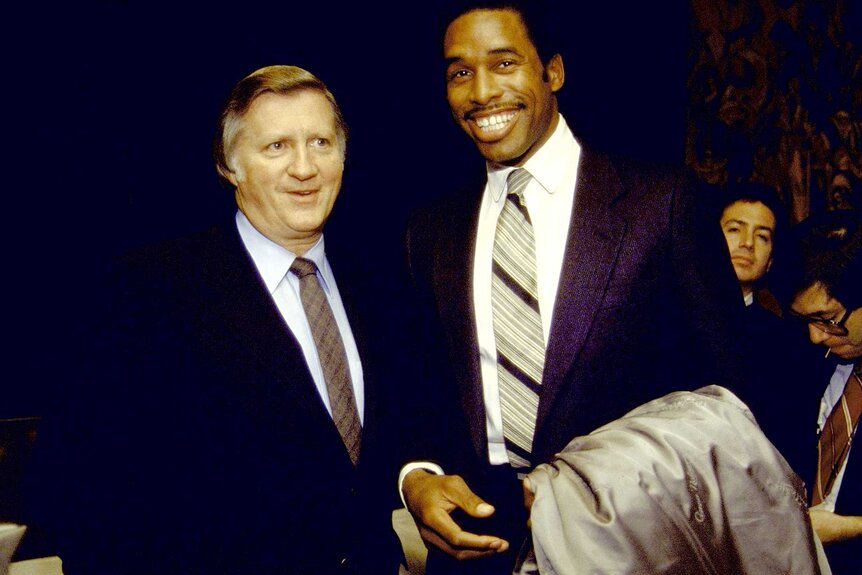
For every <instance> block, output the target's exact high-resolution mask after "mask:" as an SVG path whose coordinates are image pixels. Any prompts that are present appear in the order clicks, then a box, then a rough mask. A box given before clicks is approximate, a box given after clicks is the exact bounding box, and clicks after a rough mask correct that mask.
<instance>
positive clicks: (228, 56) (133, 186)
mask: <svg viewBox="0 0 862 575" xmlns="http://www.w3.org/2000/svg"><path fill="white" fill-rule="evenodd" d="M292 4H293V3H282V4H280V5H277V6H274V5H270V6H263V5H261V6H259V7H255V6H254V5H253V4H248V3H243V4H236V5H232V6H230V5H229V6H226V7H216V6H215V5H210V6H208V7H204V8H196V9H190V8H177V7H175V6H174V7H167V6H159V5H154V4H152V3H143V2H125V3H121V2H102V3H90V4H87V5H84V6H75V7H71V6H65V7H48V6H44V7H37V8H31V9H27V10H24V11H21V10H19V11H18V12H16V13H12V14H7V19H6V25H5V28H6V29H7V30H6V33H7V34H8V35H10V37H11V36H14V37H16V38H18V39H17V40H16V41H15V42H14V43H12V45H10V46H9V47H8V48H7V50H6V53H7V60H8V66H7V67H6V74H5V78H4V82H3V85H4V89H3V90H4V93H5V94H4V100H6V102H7V105H6V110H7V114H8V124H7V128H8V130H7V131H6V133H7V134H8V135H9V136H10V137H8V138H7V141H6V146H5V156H6V159H7V167H8V168H9V171H8V172H7V178H6V181H5V186H4V188H5V194H6V199H7V201H6V213H5V218H4V220H5V221H4V225H3V226H2V228H0V229H2V230H3V232H2V233H3V239H4V244H5V246H6V250H5V254H6V258H5V261H6V266H5V267H6V273H5V274H4V276H5V280H4V283H5V286H6V290H5V292H6V309H7V313H6V314H5V315H6V317H7V318H8V320H9V321H8V323H7V326H8V327H7V330H6V334H7V336H6V338H4V339H5V341H6V343H5V345H4V348H5V349H4V351H5V355H6V357H7V361H6V365H7V373H6V377H4V378H3V379H4V383H3V384H2V388H3V399H2V402H0V416H4V417H10V416H23V415H39V414H40V413H41V412H42V405H43V402H44V401H45V399H46V397H48V396H50V394H51V391H52V389H55V386H63V385H64V384H66V383H67V382H68V381H69V380H68V378H67V376H68V371H67V366H68V365H69V362H70V360H71V359H73V358H70V357H69V355H70V354H82V353H83V354H86V353H87V345H86V343H87V342H86V341H83V342H81V341H78V337H77V336H78V333H79V331H78V329H77V328H78V326H79V325H81V324H82V322H85V321H86V319H87V317H88V309H89V306H90V305H91V304H92V298H93V297H94V294H96V293H97V291H96V290H95V287H96V285H97V280H98V278H99V277H100V274H101V273H102V270H103V269H104V268H105V265H106V264H107V262H108V261H109V260H110V258H112V257H113V256H115V255H118V254H120V253H123V252H125V251H127V250H128V249H130V248H132V247H134V246H137V245H140V244H144V243H149V242H152V241H157V240H160V239H163V238H168V237H172V236H175V235H179V234H184V233H187V232H191V231H194V230H198V229H202V228H205V227H207V226H208V225H210V224H211V223H214V222H216V221H218V220H220V219H222V218H224V217H228V216H230V215H231V214H232V213H233V209H234V204H233V199H232V195H231V193H230V192H229V191H227V190H225V189H224V188H222V187H221V186H220V184H219V182H218V180H217V177H216V173H215V170H214V168H213V163H212V160H211V142H212V138H213V135H214V127H215V122H216V117H217V114H218V111H219V107H220V105H221V103H222V101H223V100H224V98H225V97H226V96H227V93H228V91H229V90H230V88H231V87H232V86H233V84H234V83H235V82H237V81H238V80H239V79H241V78H242V77H243V76H245V75H246V74H248V73H250V72H251V71H253V70H255V69H257V68H259V67H261V66H265V65H269V64H275V63H284V64H294V65H298V66H301V67H304V68H307V69H308V70H310V71H312V72H313V73H315V74H316V75H317V76H319V77H320V78H321V79H322V80H323V81H324V82H326V83H327V84H328V85H329V87H330V89H331V90H332V92H333V93H334V94H335V96H336V98H337V99H338V101H339V103H340V105H341V107H342V109H343V112H344V115H345V117H346V119H347V122H348V124H349V126H350V140H349V143H348V153H347V163H346V168H345V176H344V183H343V187H342V192H341V196H340V198H339V200H338V204H337V205H336V208H335V212H334V213H333V217H332V220H331V221H330V225H329V226H328V228H327V232H326V233H327V242H328V244H329V243H331V242H343V241H348V242H352V243H354V244H358V245H360V246H362V247H363V250H364V251H367V253H368V255H369V258H373V261H374V262H375V263H374V264H372V265H373V266H374V267H376V268H377V269H384V270H386V269H391V268H390V267H389V264H393V265H395V264H397V262H398V257H399V255H400V237H401V233H402V230H403V225H404V223H405V219H406V217H407V214H408V213H409V211H410V210H411V209H413V208H414V207H416V206H418V205H420V204H422V203H425V202H427V201H430V200H431V199H433V198H434V197H435V196H437V195H439V194H441V193H444V192H448V191H451V190H453V189H454V187H455V184H454V183H453V182H455V183H457V182H462V181H463V180H464V176H465V174H466V173H467V172H475V171H476V170H481V169H482V162H481V161H480V159H479V156H478V154H477V153H476V151H475V150H474V149H473V147H472V144H471V143H470V142H469V140H468V139H467V138H466V136H464V135H463V134H462V133H460V131H459V130H458V128H457V127H456V126H455V124H454V122H453V121H452V119H451V117H450V115H449V112H448V107H447V105H446V101H445V86H444V79H443V65H442V58H441V57H440V41H439V37H438V28H437V26H438V25H437V22H436V14H437V11H438V10H437V9H438V4H440V3H433V4H431V5H428V6H426V5H425V4H420V5H415V4H406V3H405V4H401V5H399V7H398V8H396V9H394V10H393V9H391V8H387V6H390V4H388V3H379V4H375V3H351V4H349V5H348V6H340V5H337V4H332V3H317V4H316V5H312V6H310V7H308V6H306V7H303V8H297V7H295V6H292ZM429 4H430V3H429ZM556 4H558V5H559V6H568V5H569V4H570V3H568V2H559V3H556ZM572 4H575V3H572ZM675 5H676V6H677V8H676V9H672V8H663V10H664V12H661V13H660V12H654V11H652V9H651V8H648V7H640V8H639V7H633V6H632V5H631V4H629V3H619V2H607V3H604V4H603V5H602V7H601V8H599V7H591V8H589V9H586V8H580V9H575V8H558V11H559V17H560V18H561V19H565V20H564V21H565V22H566V23H567V28H569V29H570V30H571V32H570V34H568V35H567V37H566V43H567V45H566V48H567V50H568V53H567V54H566V55H565V64H566V73H567V76H566V84H565V86H564V88H563V90H562V92H561V94H560V98H561V107H562V110H563V112H564V113H565V114H566V117H567V120H568V121H569V123H570V125H572V126H573V127H574V128H575V129H576V133H577V134H579V135H580V136H581V137H583V138H584V139H587V140H590V141H592V142H594V143H595V144H597V145H600V146H602V147H606V148H613V149H614V150H616V151H621V152H624V153H627V154H630V155H636V156H642V157H645V158H648V159H661V160H669V161H677V162H680V163H681V162H682V161H683V155H684V137H685V98H686V92H685V70H686V68H685V67H686V53H687V42H688V36H689V18H688V9H687V7H686V4H685V3H683V2H679V3H676V4H675ZM623 8H624V9H623ZM8 176H11V177H8ZM79 344H80V345H79Z"/></svg>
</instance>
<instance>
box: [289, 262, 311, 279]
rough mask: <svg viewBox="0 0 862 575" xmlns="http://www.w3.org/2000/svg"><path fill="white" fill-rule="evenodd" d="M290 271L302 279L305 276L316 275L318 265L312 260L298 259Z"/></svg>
mask: <svg viewBox="0 0 862 575" xmlns="http://www.w3.org/2000/svg"><path fill="white" fill-rule="evenodd" d="M290 271H292V272H293V273H295V274H296V275H297V276H299V277H300V279H301V278H304V277H305V276H309V275H313V274H316V273H317V265H316V264H315V263H314V262H313V261H311V260H308V259H305V258H296V259H295V260H293V263H292V264H291V266H290Z"/></svg>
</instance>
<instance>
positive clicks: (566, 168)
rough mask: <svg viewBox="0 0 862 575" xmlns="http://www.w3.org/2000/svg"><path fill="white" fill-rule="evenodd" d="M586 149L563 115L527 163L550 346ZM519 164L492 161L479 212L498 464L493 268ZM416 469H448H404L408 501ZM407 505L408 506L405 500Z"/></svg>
mask: <svg viewBox="0 0 862 575" xmlns="http://www.w3.org/2000/svg"><path fill="white" fill-rule="evenodd" d="M580 156H581V147H580V145H579V144H578V142H577V141H576V140H575V137H574V135H573V134H572V131H571V130H570V129H569V126H568V125H567V124H566V121H565V119H564V118H563V116H562V115H560V116H559V122H558V123H557V128H556V129H555V130H554V133H553V134H551V137H550V138H548V141H547V142H545V143H544V144H543V145H542V147H541V148H539V149H538V150H537V151H536V153H535V154H534V155H533V157H531V158H530V159H529V160H527V162H526V163H525V164H524V166H522V167H523V168H524V169H526V170H527V171H528V172H530V175H531V176H533V179H532V180H531V181H530V182H529V183H528V184H527V187H526V189H525V190H524V199H525V201H526V202H527V210H528V211H529V213H530V220H531V221H532V223H533V235H534V238H535V240H536V267H537V270H536V272H537V280H538V289H539V310H540V312H541V315H542V332H543V335H544V338H545V345H546V346H547V343H548V337H549V335H550V331H551V320H552V319H553V310H554V302H555V301H556V298H557V287H558V284H559V283H560V270H561V269H562V266H563V258H564V257H565V252H566V243H567V240H568V237H569V223H570V220H571V215H572V207H573V205H574V201H575V184H576V183H577V180H578V164H579V161H580ZM513 169H514V168H513V167H511V166H502V165H498V164H493V163H490V162H488V163H487V174H488V177H487V182H486V184H485V191H484V193H483V195H482V203H481V207H480V210H479V226H478V231H477V234H476V250H475V256H474V257H475V259H474V260H473V307H474V309H475V310H476V336H477V339H478V342H479V363H480V369H481V377H482V389H483V395H484V399H485V413H486V419H485V426H486V430H487V433H488V458H489V461H490V462H491V463H492V464H494V465H503V464H507V463H509V456H508V455H507V454H506V445H505V442H504V439H503V416H502V414H501V411H500V391H499V386H498V383H497V346H496V341H495V337H494V317H493V311H492V307H491V274H492V271H491V267H492V264H493V250H494V235H495V232H496V229H497V219H498V218H499V217H500V213H501V212H502V211H503V206H504V205H505V203H506V194H505V193H504V192H505V191H506V178H508V176H509V172H511V171H512V170H513ZM414 469H425V470H427V471H430V472H432V473H436V474H443V473H444V472H445V471H444V470H443V469H442V468H441V467H440V466H439V465H437V464H435V463H431V462H428V461H414V462H410V463H408V464H407V465H405V466H404V467H403V468H402V469H401V473H400V474H399V477H398V490H399V492H400V493H401V500H402V502H403V501H404V492H403V490H402V485H403V483H404V478H405V477H407V475H408V474H409V473H410V472H411V471H413V470H414ZM405 505H406V504H405Z"/></svg>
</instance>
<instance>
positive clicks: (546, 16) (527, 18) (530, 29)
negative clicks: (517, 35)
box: [439, 0, 563, 65]
mask: <svg viewBox="0 0 862 575" xmlns="http://www.w3.org/2000/svg"><path fill="white" fill-rule="evenodd" d="M477 10H512V11H513V12H517V13H518V14H519V15H520V16H521V21H522V22H523V23H524V28H526V30H527V37H528V38H529V39H530V42H531V43H532V44H533V46H534V47H535V48H536V52H537V53H538V54H539V59H540V60H541V61H542V64H544V65H547V64H548V61H549V60H550V59H551V58H552V57H553V56H554V55H556V54H560V55H561V56H562V55H563V53H562V42H561V40H560V34H559V24H558V22H559V20H560V17H559V14H558V13H557V12H556V11H554V10H552V9H551V3H550V2H547V1H542V0H520V1H519V0H511V1H508V2H507V1H496V2H495V1H493V0H491V1H487V2H483V1H481V0H474V1H472V2H471V1H470V0H455V1H451V2H445V3H444V5H443V6H442V9H441V12H440V19H439V24H440V26H439V28H440V35H439V36H440V44H441V45H442V43H443V38H444V37H445V35H446V30H447V29H448V28H449V24H451V23H452V22H453V21H455V19H457V18H458V17H460V16H463V15H464V14H468V13H470V12H475V11H477Z"/></svg>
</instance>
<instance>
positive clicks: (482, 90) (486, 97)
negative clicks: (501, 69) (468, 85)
mask: <svg viewBox="0 0 862 575" xmlns="http://www.w3.org/2000/svg"><path fill="white" fill-rule="evenodd" d="M501 93H502V91H501V90H500V84H499V83H498V82H497V79H496V78H495V77H494V74H492V73H491V72H488V71H485V70H478V71H477V72H476V75H475V76H474V78H473V86H472V90H471V93H470V98H471V99H472V100H473V102H475V103H476V104H480V105H483V106H484V105H485V104H487V103H489V102H491V101H492V100H493V99H494V98H496V97H498V96H500V94H501Z"/></svg>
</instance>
